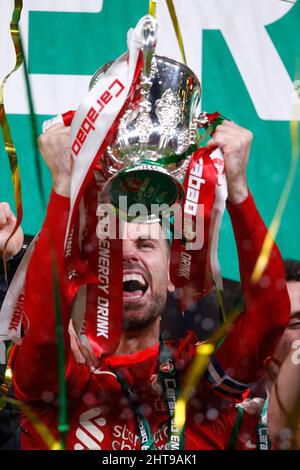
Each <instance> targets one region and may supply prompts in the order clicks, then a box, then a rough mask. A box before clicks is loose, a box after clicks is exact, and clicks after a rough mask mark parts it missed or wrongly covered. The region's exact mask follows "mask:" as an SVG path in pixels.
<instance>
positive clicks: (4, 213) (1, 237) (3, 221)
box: [0, 202, 24, 258]
mask: <svg viewBox="0 0 300 470" xmlns="http://www.w3.org/2000/svg"><path fill="white" fill-rule="evenodd" d="M15 224H16V217H15V215H14V213H13V212H12V210H11V208H10V206H9V204H8V203H7V202H0V252H1V253H2V252H3V250H4V246H5V243H6V240H7V239H8V237H9V236H10V234H11V233H12V231H13V229H14V227H15ZM23 242H24V234H23V230H22V228H21V227H19V228H18V230H17V231H16V233H15V234H14V236H13V237H12V238H11V240H10V241H9V243H8V245H7V247H6V258H10V257H11V256H14V255H16V254H17V253H19V251H20V250H21V248H22V246H23Z"/></svg>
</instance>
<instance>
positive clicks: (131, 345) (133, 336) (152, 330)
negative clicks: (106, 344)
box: [114, 318, 160, 356]
mask: <svg viewBox="0 0 300 470" xmlns="http://www.w3.org/2000/svg"><path fill="white" fill-rule="evenodd" d="M159 330H160V318H157V319H156V320H155V321H154V322H153V323H152V324H151V325H149V326H147V327H146V328H144V329H142V330H138V331H122V335H121V340H120V343H119V345H118V347H117V349H116V351H115V353H114V355H116V356H124V355H127V354H134V353H135V352H138V351H142V350H143V349H146V348H150V347H151V346H154V344H156V343H157V342H158V340H159Z"/></svg>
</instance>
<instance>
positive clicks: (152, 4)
mask: <svg viewBox="0 0 300 470" xmlns="http://www.w3.org/2000/svg"><path fill="white" fill-rule="evenodd" d="M156 3H157V0H150V1H149V9H148V13H149V15H152V16H154V18H156Z"/></svg>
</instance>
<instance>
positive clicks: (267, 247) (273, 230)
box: [251, 98, 299, 284]
mask: <svg viewBox="0 0 300 470" xmlns="http://www.w3.org/2000/svg"><path fill="white" fill-rule="evenodd" d="M298 99H299V98H298ZM290 135H291V143H292V156H291V165H290V169H289V173H288V176H287V180H286V183H285V186H284V189H283V192H282V194H281V197H280V200H279V203H278V206H277V208H276V211H275V214H274V217H273V220H272V222H271V225H270V228H269V230H268V232H267V235H266V237H265V240H264V243H263V246H262V249H261V253H260V255H259V257H258V259H257V261H256V264H255V267H254V270H253V273H252V276H251V282H252V283H253V284H256V283H258V282H259V281H260V279H261V277H262V275H263V273H264V270H265V268H266V266H267V264H268V261H269V258H270V254H271V251H272V247H273V245H274V243H275V241H274V240H275V238H276V235H277V233H278V230H279V227H280V224H281V220H282V216H283V213H284V210H285V207H286V204H287V201H288V198H289V195H290V192H291V190H292V187H293V184H294V181H295V177H296V173H297V167H298V160H299V124H298V121H296V120H293V121H291V123H290Z"/></svg>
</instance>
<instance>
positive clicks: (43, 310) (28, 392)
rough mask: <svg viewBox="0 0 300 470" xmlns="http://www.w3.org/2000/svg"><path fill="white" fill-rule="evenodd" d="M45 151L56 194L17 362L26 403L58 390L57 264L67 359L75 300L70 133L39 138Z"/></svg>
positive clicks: (29, 291)
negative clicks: (67, 266) (68, 258)
mask: <svg viewBox="0 0 300 470" xmlns="http://www.w3.org/2000/svg"><path fill="white" fill-rule="evenodd" d="M40 146H41V151H42V153H43V156H44V159H45V161H46V163H47V165H48V167H49V169H50V171H51V175H52V183H53V191H52V194H51V197H50V201H49V205H48V209H47V215H46V218H45V221H44V224H43V227H42V230H41V233H40V235H39V239H38V241H37V243H36V246H35V249H34V252H33V255H32V258H31V261H30V264H29V267H28V271H27V275H26V286H25V299H24V310H25V314H26V316H27V318H28V324H29V327H28V330H27V331H26V333H25V337H24V339H23V342H22V345H21V346H20V347H19V349H18V351H17V353H16V357H15V360H14V378H15V385H16V387H17V389H18V391H19V394H21V395H24V397H26V398H33V399H34V398H39V397H40V396H41V394H42V393H43V392H44V391H45V390H51V391H54V390H55V389H56V387H57V378H58V373H57V340H56V321H55V309H56V308H57V307H56V305H55V300H54V278H53V271H52V267H53V260H55V264H56V269H57V279H58V284H59V298H60V299H59V300H60V310H61V315H62V326H63V331H64V338H65V351H66V354H67V353H68V349H69V337H68V323H69V317H70V310H71V300H72V299H71V298H70V297H69V296H68V295H67V292H68V289H67V286H68V280H67V279H66V275H65V273H64V263H63V248H64V237H65V231H66V226H67V220H68V215H69V198H68V196H69V190H70V189H69V188H70V174H71V161H70V155H69V129H68V128H65V127H64V126H62V125H55V126H53V128H51V129H50V130H49V131H47V132H46V133H45V134H43V136H42V137H41V138H40Z"/></svg>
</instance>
